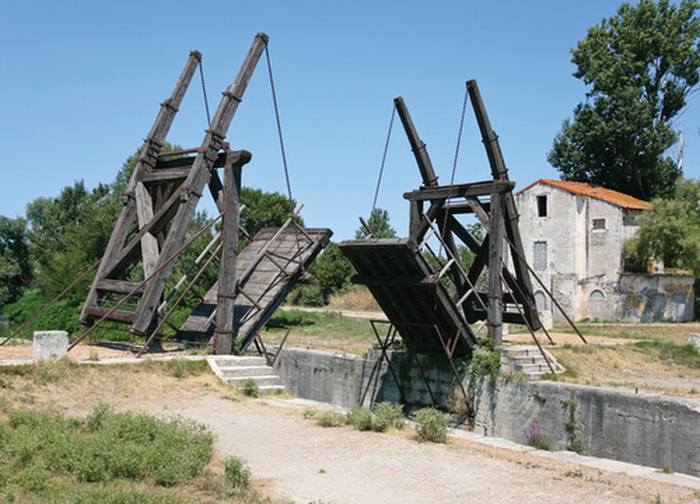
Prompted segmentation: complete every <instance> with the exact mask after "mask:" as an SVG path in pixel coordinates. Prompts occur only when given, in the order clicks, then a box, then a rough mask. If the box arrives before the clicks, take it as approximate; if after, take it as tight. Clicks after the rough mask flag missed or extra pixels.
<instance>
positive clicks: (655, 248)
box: [625, 179, 700, 278]
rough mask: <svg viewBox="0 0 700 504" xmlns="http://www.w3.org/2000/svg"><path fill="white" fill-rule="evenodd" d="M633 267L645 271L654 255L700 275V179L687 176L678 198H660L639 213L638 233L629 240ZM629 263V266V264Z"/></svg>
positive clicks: (626, 248)
mask: <svg viewBox="0 0 700 504" xmlns="http://www.w3.org/2000/svg"><path fill="white" fill-rule="evenodd" d="M625 252H626V255H627V258H628V261H629V265H631V267H630V268H629V269H633V270H638V271H645V270H646V269H647V264H649V262H650V261H651V260H653V259H657V260H661V261H663V263H664V266H665V267H666V268H680V269H685V270H691V271H693V272H694V273H695V276H696V278H698V276H700V182H698V181H696V180H693V179H683V180H681V181H680V183H679V184H678V189H677V191H676V197H675V198H674V199H661V198H657V199H655V200H653V201H652V202H651V204H650V205H649V207H648V208H647V210H645V211H644V213H643V214H642V215H641V216H640V217H639V230H638V232H637V237H636V238H635V239H634V240H632V241H631V242H628V243H626V244H625ZM629 265H628V267H629Z"/></svg>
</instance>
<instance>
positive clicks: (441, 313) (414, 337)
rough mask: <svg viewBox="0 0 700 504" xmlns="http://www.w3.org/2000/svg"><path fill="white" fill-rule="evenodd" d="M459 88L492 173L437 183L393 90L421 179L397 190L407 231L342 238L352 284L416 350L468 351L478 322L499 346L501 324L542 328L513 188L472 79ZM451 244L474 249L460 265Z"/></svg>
mask: <svg viewBox="0 0 700 504" xmlns="http://www.w3.org/2000/svg"><path fill="white" fill-rule="evenodd" d="M467 93H468V96H469V98H470V99H471V103H472V105H473V108H474V112H475V115H476V118H477V122H478V124H479V128H480V131H481V135H482V140H483V143H484V146H485V147H486V153H487V156H488V159H489V163H490V166H491V173H492V179H491V180H487V181H484V182H476V183H467V184H450V185H438V183H437V176H436V174H435V171H434V169H433V166H432V163H431V161H430V157H429V156H428V152H427V149H426V146H425V144H424V143H423V142H422V141H421V140H420V138H419V136H418V133H417V131H416V128H415V126H414V124H413V121H412V119H411V116H410V114H409V113H408V109H407V107H406V104H405V103H404V100H403V99H402V98H401V97H398V98H396V99H395V100H394V105H395V111H396V112H398V114H399V117H400V118H401V121H402V124H403V126H404V130H405V132H406V135H407V136H408V140H409V143H410V145H411V148H412V150H413V153H414V156H415V159H416V162H417V164H418V168H419V170H420V173H421V176H422V179H423V185H422V186H421V187H420V188H419V189H417V190H415V191H411V192H408V193H405V194H404V198H405V199H406V200H408V201H409V203H410V231H409V237H408V238H403V239H387V238H384V239H375V238H373V237H372V230H371V229H369V227H368V226H366V227H367V228H368V232H369V236H370V237H369V238H366V239H363V240H347V241H343V242H341V243H340V249H341V250H342V251H343V253H344V254H345V255H346V256H347V258H348V259H349V260H350V262H351V263H352V264H353V266H354V267H355V269H356V270H357V275H356V276H355V277H354V278H353V281H354V282H355V283H357V284H361V285H366V286H367V287H368V289H369V290H370V292H371V293H372V294H373V296H374V297H375V299H376V300H377V303H378V304H379V305H380V307H381V308H382V310H383V311H384V312H385V314H386V315H387V317H388V319H389V321H390V323H391V324H392V326H393V327H394V329H395V331H397V332H398V334H400V336H401V338H402V340H403V342H404V343H405V344H406V346H408V347H409V348H410V349H411V350H413V351H414V352H419V353H435V352H439V353H441V352H445V353H446V354H447V355H448V357H449V358H450V359H451V358H452V357H458V356H467V355H469V354H470V353H471V351H472V349H473V348H474V347H475V346H476V344H477V342H478V331H480V330H481V329H482V328H483V327H487V328H488V330H489V333H490V335H491V337H492V338H493V339H494V340H495V342H496V344H500V343H501V340H502V334H503V327H502V326H503V324H504V323H515V324H523V325H527V326H528V328H530V330H531V331H533V330H536V329H538V328H540V327H541V324H540V322H539V319H538V316H537V311H536V309H535V302H534V297H533V294H532V285H531V281H530V277H529V273H528V269H527V268H528V266H527V264H525V261H524V253H523V247H522V241H521V238H520V233H519V230H518V218H519V216H518V212H517V209H516V208H515V202H514V198H513V194H512V189H513V187H514V186H515V184H514V183H513V182H511V181H510V180H508V175H507V170H506V168H505V162H504V161H503V157H502V154H501V151H500V147H499V145H498V137H497V136H496V134H495V133H494V132H493V130H492V129H491V125H490V123H489V120H488V116H487V115H486V111H485V108H484V106H483V102H482V100H481V95H480V94H479V90H478V88H477V86H476V82H475V81H473V80H472V81H469V82H468V83H467ZM465 101H466V97H465ZM465 105H466V103H465ZM462 119H464V118H462ZM387 143H388V142H387ZM463 214H472V215H475V216H476V218H477V219H478V221H479V222H480V224H481V226H482V228H483V230H484V232H485V235H484V237H483V238H482V237H480V236H477V235H476V234H475V233H474V232H473V231H472V230H471V228H469V227H468V226H466V225H464V224H463V223H462V222H460V220H459V217H460V216H461V215H463ZM363 223H364V221H363ZM431 238H433V241H434V240H437V241H438V243H439V250H438V251H437V252H435V251H434V250H433V249H432V248H431V247H430V245H429V241H430V240H431ZM458 245H463V246H465V247H466V248H467V249H469V250H470V251H471V252H472V253H473V256H474V260H473V262H472V264H471V265H470V267H469V268H468V269H465V266H464V265H463V264H462V261H461V259H460V252H459V248H458ZM505 247H508V249H506V248H505ZM507 250H510V252H511V254H510V258H509V259H510V261H508V259H507V258H506V256H507V253H506V251H507ZM443 251H444V253H443ZM508 262H510V264H512V269H511V268H510V267H508ZM482 275H483V276H482ZM478 323H480V325H479V326H478V327H476V326H475V324H478ZM377 337H378V338H379V339H380V344H381V345H382V347H383V348H384V349H385V348H386V347H387V341H388V339H389V338H388V336H387V339H386V340H384V341H382V340H381V338H380V337H379V334H378V333H377Z"/></svg>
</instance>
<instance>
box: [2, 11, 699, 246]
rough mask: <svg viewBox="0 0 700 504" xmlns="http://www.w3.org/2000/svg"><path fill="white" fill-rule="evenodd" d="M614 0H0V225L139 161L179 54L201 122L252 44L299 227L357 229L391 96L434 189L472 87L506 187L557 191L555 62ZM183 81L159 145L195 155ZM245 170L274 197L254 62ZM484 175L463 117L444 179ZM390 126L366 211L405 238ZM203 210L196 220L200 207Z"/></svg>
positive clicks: (338, 235)
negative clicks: (401, 102) (190, 64)
mask: <svg viewBox="0 0 700 504" xmlns="http://www.w3.org/2000/svg"><path fill="white" fill-rule="evenodd" d="M620 3H621V2H619V1H617V0H587V1H585V2H583V1H576V2H575V1H562V0H535V1H531V2H523V1H522V0H519V1H516V0H501V1H487V2H484V1H479V2H477V1H470V0H458V1H439V0H437V1H432V2H428V1H423V2H416V1H403V2H384V1H381V0H371V1H370V0H356V1H352V2H340V1H329V0H325V1H290V0H286V1H256V2H241V1H203V2H195V1H191V2H186V1H182V0H180V1H168V2H166V1H147V0H140V1H138V2H136V1H131V0H122V1H113V0H110V1H105V0H85V1H72V0H67V1H61V2H57V1H47V0H36V1H32V2H19V1H13V2H10V1H8V0H0V56H1V60H2V68H3V70H2V73H1V76H2V77H1V78H0V148H1V149H2V158H1V159H2V161H0V163H2V165H1V166H2V168H1V170H2V184H0V215H6V216H8V217H17V216H23V215H24V213H25V207H26V205H27V203H29V202H30V201H32V200H34V199H35V198H38V197H41V196H44V197H53V196H56V195H58V193H59V192H60V190H61V189H62V188H63V187H65V186H67V185H72V184H73V183H74V182H75V181H77V180H84V181H85V184H86V185H87V187H89V188H93V187H95V186H96V185H97V184H98V183H100V182H104V183H109V182H111V181H112V180H114V177H115V175H116V174H117V171H118V170H119V169H120V167H121V166H122V163H123V162H124V160H125V159H126V158H127V157H128V156H129V155H131V154H132V153H134V151H135V150H136V149H137V148H139V147H140V145H141V143H142V141H143V138H144V137H145V136H146V135H147V134H148V132H149V130H150V128H151V125H152V123H153V121H154V119H155V116H156V114H157V112H158V108H159V104H160V102H161V101H163V100H164V99H165V98H167V97H168V96H170V93H171V92H172V89H173V87H174V85H175V82H176V80H177V78H178V76H179V75H180V72H181V71H182V68H183V66H184V64H185V62H186V60H187V57H188V54H189V52H190V51H191V50H198V51H200V52H201V53H202V54H203V57H204V59H203V61H204V72H205V77H206V82H207V88H208V92H209V101H210V107H211V109H212V114H213V112H214V110H215V109H216V106H217V104H218V101H219V98H220V96H221V95H220V92H221V91H223V90H224V89H225V88H226V87H227V86H228V85H229V84H230V83H231V82H232V81H233V79H234V77H235V75H236V73H237V71H238V69H239V67H240V64H241V62H242V61H243V58H244V56H245V54H246V52H247V51H248V48H249V47H250V44H251V42H252V41H253V38H254V36H255V34H256V33H257V32H265V33H267V34H268V35H269V37H270V44H269V49H270V57H271V59H272V67H273V71H274V77H275V81H276V87H277V94H278V100H279V106H280V113H281V120H282V126H283V132H284V140H285V144H286V148H287V159H288V163H289V169H290V174H291V183H292V190H293V197H294V198H295V199H296V200H297V201H298V202H299V203H303V204H304V205H305V206H304V209H303V211H302V216H303V217H304V219H305V221H306V223H307V225H308V226H313V227H330V228H332V229H333V230H334V232H335V236H334V238H333V239H334V240H336V241H340V240H342V239H348V238H352V237H353V234H354V231H355V229H357V228H358V226H359V221H358V217H359V216H364V217H365V218H366V217H368V214H369V212H370V209H371V205H372V199H373V196H374V190H375V186H376V183H377V176H378V173H379V167H380V164H381V158H382V152H383V148H384V142H385V138H386V133H387V128H388V125H389V119H390V117H391V110H392V106H393V99H394V98H395V97H397V96H403V97H404V99H405V101H406V103H407V105H408V108H409V110H410V112H411V115H412V117H413V120H414V122H415V124H416V127H417V129H418V132H419V134H420V136H421V138H422V139H423V141H424V142H426V144H427V145H428V152H429V154H430V156H431V158H432V160H433V165H434V166H435V169H436V171H437V173H438V175H439V176H440V182H441V183H449V181H450V176H451V171H452V160H453V157H454V152H455V144H456V139H457V131H458V127H459V118H460V113H461V106H462V100H463V97H464V90H465V82H466V81H467V80H469V79H476V80H477V82H478V84H479V88H480V90H481V94H482V97H483V99H484V102H485V105H486V109H487V111H488V114H489V116H490V119H491V123H492V126H493V128H494V130H495V131H496V132H497V133H498V134H499V136H500V142H501V148H502V150H503V154H504V157H505V160H506V164H507V165H508V167H509V169H510V177H511V179H512V180H514V181H515V182H516V183H517V187H516V188H522V187H525V186H526V185H527V184H529V183H531V182H533V181H535V180H537V179H539V178H558V173H557V172H556V171H555V170H554V169H553V168H552V167H551V166H550V165H549V164H548V163H547V161H546V155H547V152H548V151H549V150H550V148H551V146H552V139H553V138H554V135H555V134H556V133H557V132H558V131H559V129H560V126H561V123H562V121H563V120H564V119H565V118H566V117H568V116H570V115H571V113H572V111H573V108H574V107H575V106H576V104H577V103H579V102H580V101H582V100H583V98H584V93H585V87H584V86H583V85H582V84H581V83H580V82H579V81H578V80H577V79H575V78H574V77H573V76H572V75H571V74H572V72H573V71H574V70H575V68H574V66H573V65H572V64H571V62H570V59H571V55H570V52H569V50H570V48H571V47H573V46H575V44H576V42H577V41H578V40H579V39H581V38H583V37H584V35H585V33H586V30H587V28H589V27H590V26H593V25H595V24H597V23H599V22H600V21H601V19H603V18H604V17H609V16H611V15H613V14H614V13H615V12H616V10H617V8H618V7H619V5H620ZM198 79H199V78H198V75H196V76H195V79H194V80H193V82H192V85H191V86H190V89H189V92H188V94H187V96H186V98H185V101H184V102H183V104H182V106H181V108H180V113H179V114H178V116H177V117H176V119H175V124H174V125H173V128H172V130H171V133H170V135H169V136H168V140H170V141H171V142H173V143H178V144H180V145H182V146H184V147H198V146H199V145H200V144H201V141H202V139H203V135H204V130H205V129H206V127H207V124H206V114H205V111H204V105H203V99H202V91H201V86H200V84H199V80H198ZM681 127H682V129H683V130H684V133H685V137H686V144H687V145H686V153H685V154H686V156H685V163H686V164H685V175H686V176H688V177H693V178H696V177H698V167H699V165H700V136H699V135H698V128H699V127H700V109H699V104H698V101H697V95H694V97H693V98H692V99H691V101H690V104H689V106H688V108H687V110H686V111H685V113H684V115H683V116H682V118H681ZM228 141H230V142H231V145H232V147H233V148H234V149H247V150H249V151H251V152H252V153H253V160H252V161H251V163H250V164H249V165H247V166H246V167H245V168H244V172H243V183H244V185H247V186H250V187H259V188H262V189H264V190H266V191H279V192H282V193H283V194H286V185H285V181H284V173H283V167H282V160H281V156H280V149H279V144H278V140H277V133H276V126H275V118H274V113H273V107H272V100H271V93H270V88H269V82H268V77H267V69H266V66H265V60H264V59H262V60H261V62H260V64H259V65H258V68H257V71H256V73H255V75H254V76H253V79H252V81H251V83H250V85H249V87H248V89H247V91H246V94H245V96H244V100H243V103H242V104H241V106H240V107H239V109H238V113H237V115H236V117H235V118H234V120H233V123H232V126H231V129H230V130H229V135H228ZM489 177H490V171H489V168H488V164H487V160H486V156H485V154H484V151H483V147H482V146H481V143H480V137H479V135H478V131H477V128H476V122H475V120H474V116H473V114H472V113H471V109H468V115H467V118H466V123H465V130H464V136H463V141H462V149H461V153H460V158H459V164H458V168H457V173H456V179H455V182H457V183H466V182H475V181H481V180H486V179H488V178H489ZM420 182H421V180H420V174H419V172H418V169H417V167H416V165H415V162H414V160H413V158H412V154H411V152H410V148H409V146H408V142H407V140H406V137H405V134H404V132H403V129H402V128H401V126H400V122H399V121H398V120H397V121H396V123H395V128H394V134H393V135H392V139H391V143H390V147H389V153H388V157H387V164H386V168H385V176H384V181H383V183H382V186H381V191H380V194H379V200H378V206H380V207H382V208H385V209H387V210H388V211H389V214H390V217H391V224H392V225H393V226H394V228H395V229H396V230H397V231H398V233H399V235H402V236H405V235H406V234H407V231H408V224H407V221H408V204H407V202H406V201H405V200H404V199H403V198H402V194H403V193H404V192H406V191H409V190H412V189H415V188H417V187H418V186H419V185H420ZM208 208H210V209H211V208H213V206H212V205H209V206H208Z"/></svg>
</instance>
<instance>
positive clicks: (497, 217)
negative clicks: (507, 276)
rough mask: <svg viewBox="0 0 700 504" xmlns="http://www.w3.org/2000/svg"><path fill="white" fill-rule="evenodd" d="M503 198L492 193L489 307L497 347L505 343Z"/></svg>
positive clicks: (490, 326)
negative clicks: (502, 277) (502, 272)
mask: <svg viewBox="0 0 700 504" xmlns="http://www.w3.org/2000/svg"><path fill="white" fill-rule="evenodd" d="M502 198H503V196H502V195H501V194H500V193H499V192H497V191H494V192H493V193H491V221H490V223H489V237H490V240H489V306H488V325H489V330H490V335H491V337H492V338H493V340H494V341H495V342H496V344H497V345H500V344H501V343H502V342H503V284H502V283H501V270H502V269H503V232H504V224H503V199H502Z"/></svg>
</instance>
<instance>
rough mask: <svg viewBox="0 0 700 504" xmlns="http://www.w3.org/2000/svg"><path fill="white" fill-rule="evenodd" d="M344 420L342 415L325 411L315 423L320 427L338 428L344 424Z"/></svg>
mask: <svg viewBox="0 0 700 504" xmlns="http://www.w3.org/2000/svg"><path fill="white" fill-rule="evenodd" d="M345 419H346V417H345V415H343V414H342V413H338V412H337V411H332V410H327V411H324V412H323V413H321V414H319V415H318V416H317V417H316V423H317V424H318V425H319V426H321V427H340V426H341V425H343V424H344V423H345Z"/></svg>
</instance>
